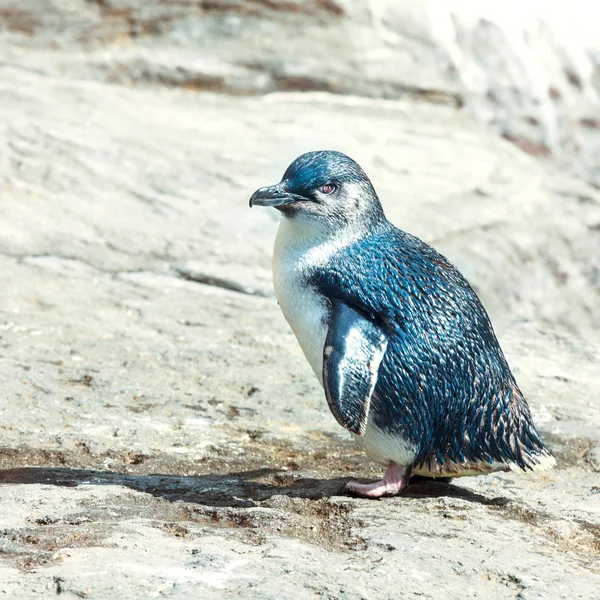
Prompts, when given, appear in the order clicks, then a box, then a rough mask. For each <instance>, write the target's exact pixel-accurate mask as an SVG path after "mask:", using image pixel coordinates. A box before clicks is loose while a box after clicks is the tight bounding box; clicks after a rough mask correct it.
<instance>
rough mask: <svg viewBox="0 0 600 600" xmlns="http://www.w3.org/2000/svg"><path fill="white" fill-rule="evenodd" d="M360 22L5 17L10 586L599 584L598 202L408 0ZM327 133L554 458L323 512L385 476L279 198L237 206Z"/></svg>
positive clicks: (2, 458)
mask: <svg viewBox="0 0 600 600" xmlns="http://www.w3.org/2000/svg"><path fill="white" fill-rule="evenodd" d="M377 6H378V5H376V4H375V3H371V4H366V3H364V4H363V3H361V2H355V3H354V2H334V1H327V2H317V1H314V2H301V1H297V2H258V1H257V2H244V3H242V2H235V1H232V2H214V3H209V2H202V3H190V4H189V5H185V4H184V3H180V4H176V3H160V4H159V3H152V2H148V3H143V4H142V3H135V2H126V1H125V0H123V1H121V2H116V1H111V2H83V1H81V2H80V1H75V2H73V1H71V2H62V1H55V2H42V1H41V0H39V1H33V0H31V1H30V2H18V3H17V2H11V1H9V2H8V3H6V2H5V3H4V5H3V8H2V9H1V12H0V14H1V15H2V18H3V23H4V29H3V31H2V35H1V36H0V48H1V50H2V54H3V60H2V63H1V65H0V106H1V107H2V110H1V113H0V206H1V210H2V219H0V267H1V268H0V281H1V284H2V285H1V287H0V289H1V290H2V293H1V294H0V383H1V386H2V388H1V389H2V396H1V397H0V436H1V437H0V440H1V441H0V483H1V484H2V485H1V487H0V590H2V592H4V593H5V594H6V595H7V597H10V598H16V599H20V598H32V597H47V596H48V595H54V594H60V595H63V594H64V595H65V596H66V595H72V596H73V595H74V596H78V597H89V598H102V599H103V598H107V599H108V598H115V597H118V598H125V599H129V598H148V597H160V596H166V597H171V598H189V597H203V598H222V597H245V598H276V597H277V598H281V597H297V598H305V597H314V596H315V595H320V596H323V597H329V598H351V599H354V598H378V599H379V598H397V597H398V596H399V595H401V596H402V597H406V598H412V597H415V598H416V597H421V598H422V597H425V598H465V597H467V598H468V597H491V598H500V599H502V598H515V597H520V598H561V597H565V598H586V599H588V598H589V599H591V598H594V597H595V596H596V595H597V590H598V589H599V586H600V571H599V569H600V564H599V560H600V555H599V553H598V543H599V537H598V532H599V531H600V520H599V517H598V515H600V494H597V493H595V490H596V489H600V476H599V475H598V472H597V469H596V462H595V461H596V449H597V448H598V447H600V436H599V433H598V432H599V431H600V406H599V404H598V390H599V387H600V386H599V378H600V376H599V373H598V368H597V365H598V357H599V349H598V345H597V342H598V339H597V337H598V336H597V331H598V323H599V320H600V302H598V300H599V298H598V295H599V293H600V288H599V286H598V276H599V275H598V274H599V273H600V266H599V264H598V257H599V256H600V240H599V238H598V235H597V229H598V223H600V193H599V191H598V190H597V189H595V188H594V187H593V186H592V185H590V184H589V183H586V181H584V180H583V179H582V178H579V177H577V176H576V175H574V174H569V173H568V172H565V170H564V169H562V168H561V167H560V166H559V163H557V162H555V161H554V160H555V159H554V158H547V159H545V160H541V158H540V157H534V156H530V155H527V154H525V153H523V152H521V151H520V150H519V149H518V148H516V147H515V145H513V144H510V143H509V142H507V141H506V140H503V139H501V137H500V136H498V135H497V134H496V133H494V132H493V131H489V130H486V129H484V128H482V127H481V125H480V124H478V123H476V122H474V121H473V118H472V116H470V112H468V111H465V110H458V109H457V108H456V104H457V102H458V100H457V98H458V99H459V100H460V101H461V102H463V101H465V98H467V96H465V95H464V90H463V88H464V87H465V85H466V84H465V81H463V80H462V79H461V77H460V76H459V75H460V74H456V73H454V74H453V73H452V72H451V70H450V71H447V72H446V71H445V70H444V69H441V68H440V64H443V63H441V62H439V60H443V57H444V56H445V55H446V54H445V53H447V52H448V49H447V47H445V46H442V45H440V44H439V43H438V42H437V41H436V38H435V37H434V36H433V35H432V33H431V29H430V28H428V26H426V24H424V19H425V16H424V15H426V13H425V12H424V10H425V9H424V6H425V5H424V4H422V3H419V2H415V3H413V4H412V9H409V8H407V7H409V4H406V3H396V4H392V3H388V4H385V3H382V4H381V7H382V8H381V10H380V12H379V13H378V12H377ZM413 9H414V10H413ZM461 14H462V15H463V16H462V17H461V18H460V19H455V20H454V23H455V26H456V27H457V30H458V29H460V31H461V32H462V33H461V39H462V38H463V36H467V33H465V31H466V29H465V28H467V25H465V22H464V21H465V19H467V16H468V15H467V14H466V13H461ZM428 18H429V17H428ZM299 24H302V30H300V29H299ZM478 27H480V25H477V27H476V29H477V28H478ZM303 39H304V40H308V42H307V43H305V47H306V53H305V56H304V58H303V59H302V60H300V59H299V54H298V47H299V46H298V44H300V42H301V40H303ZM465 39H470V38H468V36H467V37H466V38H465ZM287 41H289V44H288V45H286V44H285V43H284V42H287ZM438 41H439V40H438ZM469 43H470V42H469ZM336 44H337V46H336ZM361 44H362V46H361ZM368 44H370V45H369V49H370V50H369V53H367V54H365V56H364V60H360V61H359V60H357V58H356V56H357V53H356V48H359V47H360V48H362V47H364V46H366V45H368ZM351 45H354V46H353V47H354V50H353V51H352V52H350V50H349V49H351ZM209 48H210V52H209V51H208V49H209ZM332 48H336V51H335V52H333V51H332ZM503 48H504V49H503V52H504V53H505V54H506V56H508V55H509V53H508V50H507V48H505V47H503ZM275 50H277V51H275ZM484 54H485V53H484ZM361 56H362V54H361ZM403 57H404V58H403ZM478 57H479V58H478V60H483V58H484V57H482V56H480V55H479V54H478ZM507 60H508V59H507ZM482 64H483V63H482ZM136 65H137V66H136ZM485 65H486V66H485V70H484V72H485V73H487V74H488V75H489V77H492V76H497V75H498V73H496V74H495V75H494V74H493V73H492V68H491V65H490V64H489V63H487V62H486V63H485ZM392 67H394V68H392ZM157 74H160V77H159V76H158V75H157ZM199 74H200V75H202V77H205V79H202V77H200V75H199ZM197 76H198V77H199V78H197V79H196V83H190V77H191V78H193V77H197ZM208 76H210V77H213V78H217V79H219V78H220V79H219V81H221V80H222V81H223V82H225V83H218V82H217V83H215V81H216V80H213V83H211V84H210V85H209V84H208V83H207V79H206V78H207V77H208ZM286 77H287V78H288V79H287V80H286V79H285V78H286ZM303 78H304V79H303ZM336 78H337V79H336ZM315 81H316V82H317V83H318V85H317V83H314V82H315ZM336 81H337V82H341V83H340V84H339V87H337V88H336V87H335V85H338V84H336V83H335V82H336ZM422 81H428V85H430V87H429V88H427V89H426V90H425V91H423V86H422ZM586 81H587V80H586ZM164 83H168V84H169V85H170V86H171V87H170V89H169V88H167V87H165V86H164V85H162V84H164ZM159 84H161V85H159ZM334 84H335V85H334ZM586 85H587V84H586ZM211 86H212V87H211ZM186 87H187V88H191V89H185V88H186ZM306 87H308V88H310V89H313V90H314V89H315V88H316V89H317V90H321V91H312V92H310V93H297V92H293V91H289V90H298V89H304V88H306ZM584 87H585V86H584ZM206 89H212V90H213V91H214V90H218V91H220V92H227V94H222V93H219V94H216V93H213V92H207V91H205V90H206ZM323 90H326V91H323ZM264 91H270V92H274V93H269V94H267V95H262V92H264ZM283 91H286V93H282V92H283ZM330 92H335V93H330ZM347 92H352V93H354V94H360V95H362V96H363V97H358V96H357V95H353V96H348V95H343V94H345V93H347ZM259 93H261V94H259ZM367 96H370V97H367ZM384 96H387V97H388V99H384V98H383V97H384ZM399 96H402V97H401V98H398V97H399ZM467 102H468V100H467ZM499 102H500V103H501V104H502V105H503V106H504V109H503V110H505V111H506V114H507V115H510V114H513V113H511V111H512V110H513V108H514V107H512V108H511V105H510V102H508V100H507V99H505V98H504V97H501V99H500V100H499ZM477 106H480V105H479V104H477V103H475V109H477ZM524 106H525V105H524ZM498 110H500V109H498ZM469 111H471V112H472V110H471V108H469ZM574 114H575V113H574ZM481 118H482V119H483V117H481ZM507 119H508V121H511V119H513V117H510V118H509V117H507ZM483 120H485V119H483ZM332 147H333V148H337V149H340V150H342V151H345V152H347V153H348V154H350V155H352V156H353V157H355V158H356V159H357V160H359V162H361V164H363V166H364V167H365V169H366V170H367V172H368V173H369V175H370V176H371V177H372V179H373V182H374V184H375V186H376V188H377V190H378V192H379V194H380V196H381V198H382V201H383V203H384V206H385V208H386V210H387V213H388V215H389V217H390V218H391V220H393V221H394V222H395V223H396V224H397V225H399V226H400V227H402V228H404V229H407V230H408V231H411V232H413V233H415V234H417V235H419V236H421V237H423V238H424V239H425V240H426V241H428V242H431V243H433V244H434V245H435V246H436V247H438V248H439V249H440V250H442V251H443V252H444V253H445V254H446V255H447V256H448V257H449V258H450V260H452V261H453V262H454V263H456V264H457V265H458V266H459V268H460V269H461V270H462V271H463V272H464V273H465V275H467V277H468V278H469V280H470V281H471V282H472V284H473V285H474V287H475V288H476V290H477V291H478V293H479V294H480V295H481V297H482V300H483V302H484V304H485V306H486V307H487V309H488V310H489V312H490V314H491V317H492V320H493V322H494V325H495V327H496V330H497V333H498V335H499V337H500V340H501V343H502V345H503V347H504V349H505V351H506V354H507V357H508V359H509V361H510V363H511V365H512V366H513V368H514V370H515V373H516V375H517V379H518V381H519V383H520V385H521V387H522V388H523V390H524V391H525V393H526V395H527V397H528V399H529V401H530V405H531V408H532V411H533V413H534V416H535V420H536V422H537V423H538V425H539V428H540V430H541V432H542V434H543V435H544V437H545V439H546V440H547V441H548V443H549V445H550V447H551V448H552V450H553V452H554V453H555V454H556V456H557V459H558V467H557V469H555V470H554V471H553V472H550V473H547V474H534V475H521V474H516V473H507V474H501V475H492V476H489V477H482V478H472V479H466V480H459V481H457V482H456V483H455V484H453V485H446V484H441V483H418V484H414V485H412V486H411V487H410V488H409V490H408V492H407V494H406V495H405V496H403V497H399V498H391V499H386V500H384V501H381V502H369V501H365V500H358V499H354V498H348V497H344V496H341V495H340V491H341V488H342V486H343V483H344V482H345V481H347V479H348V478H349V477H351V476H361V477H365V478H369V477H376V476H379V475H380V470H379V468H378V467H377V466H376V465H373V464H371V463H369V462H368V461H367V459H366V458H365V457H364V456H363V455H362V453H361V452H360V451H359V450H358V449H357V448H356V447H355V446H354V445H353V444H352V442H351V440H349V439H348V437H347V436H346V435H345V433H344V432H343V431H342V430H341V429H340V428H339V427H338V425H337V424H336V423H335V420H334V419H333V418H332V416H331V415H330V413H329V411H328V409H327V406H326V402H325V401H324V398H323V393H322V390H321V389H320V388H319V386H318V384H317V382H316V380H315V379H314V376H313V375H312V373H311V372H310V369H309V367H308V365H307V364H306V362H305V360H304V358H303V357H302V355H301V352H300V350H299V348H298V347H297V344H296V341H295V339H294V337H293V335H292V334H291V332H290V331H289V329H288V327H287V324H286V323H285V322H284V320H283V317H282V316H281V314H280V311H279V309H278V307H277V305H276V302H275V299H274V297H273V295H272V291H271V284H270V262H271V247H272V242H273V237H274V234H275V231H276V228H277V216H276V214H275V211H268V210H250V209H249V208H248V198H249V195H250V193H251V192H252V191H253V190H254V189H256V188H257V187H259V186H260V185H264V184H268V183H272V182H275V181H277V180H278V179H279V177H280V176H281V174H282V172H283V170H284V169H285V167H286V166H287V164H288V163H289V162H290V161H291V160H292V159H293V158H294V157H295V156H296V155H297V154H299V153H300V152H303V151H306V150H312V149H316V148H332ZM553 152H554V150H553ZM582 164H583V163H582ZM586 177H587V175H586Z"/></svg>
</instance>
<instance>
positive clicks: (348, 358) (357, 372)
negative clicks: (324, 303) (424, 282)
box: [323, 300, 388, 435]
mask: <svg viewBox="0 0 600 600" xmlns="http://www.w3.org/2000/svg"><path fill="white" fill-rule="evenodd" d="M332 304H333V311H332V316H331V321H330V323H329V330H328V332H327V338H326V340H325V347H324V348H323V387H324V388H325V396H326V398H327V402H328V404H329V408H330V409H331V412H332V413H333V416H334V417H335V418H336V419H337V421H338V423H339V424H340V425H341V426H342V427H345V428H346V429H347V430H348V431H351V432H352V433H355V434H357V435H363V434H364V432H365V428H366V426H367V416H368V414H369V406H370V404H371V396H372V394H373V390H374V389H375V384H376V383H377V375H378V370H379V365H380V364H381V361H382V359H383V356H384V354H385V351H386V348H387V344H388V341H387V336H386V334H385V333H384V331H383V330H382V329H381V328H380V327H378V326H377V325H375V324H374V323H372V322H371V321H369V320H368V319H366V318H365V317H363V316H362V315H361V314H360V313H358V312H356V311H355V310H353V309H352V308H350V307H349V306H348V305H347V304H344V303H343V302H341V301H339V300H334V301H333V302H332Z"/></svg>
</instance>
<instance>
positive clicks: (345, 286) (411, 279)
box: [250, 151, 555, 498]
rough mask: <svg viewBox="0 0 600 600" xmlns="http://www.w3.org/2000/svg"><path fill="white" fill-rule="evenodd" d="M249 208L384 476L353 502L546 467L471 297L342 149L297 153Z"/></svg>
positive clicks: (331, 392)
mask: <svg viewBox="0 0 600 600" xmlns="http://www.w3.org/2000/svg"><path fill="white" fill-rule="evenodd" d="M250 206H271V207H275V208H276V209H277V210H279V211H280V212H281V214H282V218H281V222H280V225H279V229H278V232H277V237H276V241H275V249H274V253H273V282H274V288H275V295H276V296H277V300H278V302H279V305H280V307H281V310H282V311H283V314H284V316H285V318H286V320H287V321H288V323H289V325H290V326H291V328H292V330H293V332H294V334H295V335H296V337H297V339H298V342H299V343H300V346H301V348H302V350H303V352H304V354H305V356H306V358H307V360H308V362H309V363H310V366H311V367H312V369H313V371H314V372H315V375H316V376H317V378H318V379H319V381H320V383H321V384H322V386H323V388H324V391H325V397H326V399H327V403H328V405H329V408H330V409H331V412H332V413H333V416H334V417H335V418H336V420H337V421H338V423H339V424H340V425H341V426H342V427H344V428H345V429H347V430H348V431H350V432H351V433H352V434H353V435H354V436H355V437H356V439H357V440H358V441H359V442H360V443H361V444H362V446H363V447H364V450H365V452H366V454H367V455H368V456H369V457H371V458H372V459H374V460H375V461H377V462H379V463H380V464H382V465H383V466H384V467H385V469H386V470H385V474H384V476H383V479H382V480H381V481H378V482H376V483H371V484H364V483H359V482H356V481H351V482H349V483H348V484H347V485H346V489H347V490H348V491H349V492H350V493H352V494H355V495H359V496H365V497H371V498H379V497H381V496H386V495H395V494H398V493H399V492H401V491H402V490H403V489H404V488H405V487H406V485H407V484H408V481H409V478H410V476H411V474H414V475H422V476H425V477H444V478H445V477H458V476H463V475H480V474H484V473H491V472H493V471H500V470H509V469H516V470H518V469H522V470H546V469H549V468H551V467H552V466H553V465H554V463H555V461H554V458H553V457H552V456H551V454H550V452H549V451H548V449H547V448H546V447H545V446H544V444H543V442H542V440H541V439H540V436H539V435H538V433H537V431H536V429H535V426H534V424H533V421H532V418H531V413H530V411H529V407H528V406H527V403H526V401H525V399H524V397H523V395H522V393H521V391H520V390H519V388H518V386H517V383H516V381H515V379H514V377H513V375H512V373H511V371H510V369H509V366H508V364H507V362H506V359H505V358H504V355H503V353H502V350H501V349H500V346H499V344H498V340H497V339H496V336H495V334H494V331H493V329H492V325H491V323H490V320H489V317H488V315H487V313H486V311H485V309H484V308H483V306H482V304H481V302H480V300H479V298H478V297H477V295H476V294H475V292H474V291H473V289H472V288H471V286H470V285H469V284H468V282H467V281H466V280H465V278H464V277H463V276H462V275H461V274H460V273H459V272H458V270H457V269H456V268H455V267H454V266H453V265H452V264H450V262H448V260H447V259H446V258H445V257H444V256H442V255H441V254H439V253H438V252H437V251H436V250H434V249H433V248H432V247H431V246H429V245H427V244H426V243H425V242H423V241H422V240H420V239H418V238H416V237H414V236H412V235H410V234H408V233H406V232H404V231H401V230H399V229H397V228H396V227H395V226H394V225H392V224H391V223H390V222H389V221H388V220H387V219H386V217H385V214H384V212H383V208H382V206H381V203H380V201H379V198H378V196H377V194H376V192H375V189H374V188H373V185H372V184H371V181H370V180H369V178H368V177H367V175H366V174H365V173H364V171H363V170H362V169H361V167H360V166H359V165H358V164H357V163H356V162H355V161H354V160H352V159H351V158H349V157H348V156H346V155H345V154H342V153H340V152H334V151H320V152H309V153H307V154H303V155H302V156H300V157H298V158H297V159H296V160H295V161H294V162H293V163H292V164H291V165H290V166H289V167H288V169H287V170H286V172H285V173H284V175H283V178H282V180H281V181H280V182H279V183H278V184H276V185H273V186H269V187H262V188H260V189H258V190H257V191H256V192H254V194H253V195H252V197H251V199H250Z"/></svg>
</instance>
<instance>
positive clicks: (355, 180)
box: [250, 150, 383, 229]
mask: <svg viewBox="0 0 600 600" xmlns="http://www.w3.org/2000/svg"><path fill="white" fill-rule="evenodd" d="M250 206H273V207H275V208H277V210H279V211H281V213H283V215H284V216H285V217H286V218H288V219H293V220H294V221H301V222H303V224H305V225H313V226H317V227H319V229H323V228H324V227H326V228H327V229H331V228H334V229H339V228H344V227H355V226H357V225H361V226H369V225H371V224H372V223H373V222H376V221H378V220H379V219H381V218H383V209H382V208H381V203H380V202H379V198H378V197H377V194H376V193H375V190H374V188H373V185H372V184H371V182H370V181H369V178H368V177H367V176H366V174H365V172H364V171H363V170H362V169H361V167H360V165H359V164H358V163H357V162H355V161H354V160H352V159H351V158H350V157H348V156H346V155H345V154H342V153H341V152H335V151H332V150H322V151H319V152H307V153H306V154H302V155H301V156H299V157H298V158H297V159H296V160H295V161H294V162H293V163H292V164H291V165H290V166H289V167H288V168H287V170H286V172H285V173H284V174H283V178H282V179H281V181H280V182H279V183H278V184H276V185H271V186H267V187H262V188H260V189H258V190H256V192H254V194H252V197H251V198H250Z"/></svg>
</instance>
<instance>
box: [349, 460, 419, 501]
mask: <svg viewBox="0 0 600 600" xmlns="http://www.w3.org/2000/svg"><path fill="white" fill-rule="evenodd" d="M409 477H410V470H409V469H407V468H406V467H401V466H400V465H397V464H396V463H394V462H392V463H390V465H389V467H388V468H387V469H386V471H385V475H384V476H383V479H382V480H381V481H376V482H375V483H358V481H349V482H348V483H347V484H346V491H348V492H350V493H351V494H356V495H357V496H362V497H364V498H381V497H382V496H395V495H396V494H399V493H400V492H401V491H402V490H403V489H404V488H405V487H406V486H407V485H408V479H409Z"/></svg>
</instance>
